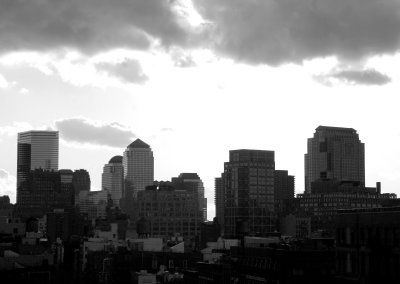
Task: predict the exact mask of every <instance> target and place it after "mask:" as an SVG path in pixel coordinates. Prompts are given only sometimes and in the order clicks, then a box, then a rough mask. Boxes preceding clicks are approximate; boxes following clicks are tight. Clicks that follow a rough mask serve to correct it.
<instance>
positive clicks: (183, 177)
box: [171, 173, 207, 221]
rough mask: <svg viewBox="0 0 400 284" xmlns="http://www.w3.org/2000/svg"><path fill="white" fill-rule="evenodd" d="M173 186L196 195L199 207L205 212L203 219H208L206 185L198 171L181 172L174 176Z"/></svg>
mask: <svg viewBox="0 0 400 284" xmlns="http://www.w3.org/2000/svg"><path fill="white" fill-rule="evenodd" d="M171 183H172V186H173V187H174V188H175V189H177V190H185V191H187V192H191V193H193V194H194V195H195V197H196V199H197V202H198V209H197V210H200V211H201V212H203V221H206V220H207V199H206V198H205V197H204V185H203V181H202V180H201V179H200V177H199V175H198V174H196V173H181V174H180V175H179V176H178V177H175V178H172V180H171Z"/></svg>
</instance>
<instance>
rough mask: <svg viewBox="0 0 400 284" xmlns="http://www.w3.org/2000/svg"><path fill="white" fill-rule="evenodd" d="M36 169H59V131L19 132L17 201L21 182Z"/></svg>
mask: <svg viewBox="0 0 400 284" xmlns="http://www.w3.org/2000/svg"><path fill="white" fill-rule="evenodd" d="M35 169H43V170H48V171H50V170H54V171H57V170H58V131H49V130H46V131H36V130H34V131H26V132H21V133H18V152H17V202H18V198H19V197H18V195H19V194H18V191H19V188H20V186H21V184H22V183H23V182H25V181H26V180H27V178H28V175H29V172H30V171H32V170H35Z"/></svg>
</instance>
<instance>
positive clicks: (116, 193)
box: [101, 156, 124, 207]
mask: <svg viewBox="0 0 400 284" xmlns="http://www.w3.org/2000/svg"><path fill="white" fill-rule="evenodd" d="M122 160H123V157H122V156H115V157H113V158H111V160H110V161H109V162H108V164H106V165H104V168H103V174H102V178H101V189H102V190H106V191H107V192H108V193H109V194H110V196H111V199H112V201H113V205H114V206H118V207H119V206H120V204H119V203H120V199H121V198H122V196H123V191H124V166H123V164H122Z"/></svg>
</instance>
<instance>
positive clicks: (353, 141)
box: [304, 126, 365, 193]
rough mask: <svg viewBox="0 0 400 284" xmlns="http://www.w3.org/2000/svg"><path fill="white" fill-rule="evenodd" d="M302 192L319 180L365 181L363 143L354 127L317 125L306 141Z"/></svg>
mask: <svg viewBox="0 0 400 284" xmlns="http://www.w3.org/2000/svg"><path fill="white" fill-rule="evenodd" d="M304 160H305V192H306V193H311V183H312V182H314V181H316V180H319V179H330V180H338V181H358V182H360V183H361V184H362V185H364V184H365V154H364V143H362V142H361V141H360V139H359V136H358V134H357V131H356V130H355V129H353V128H340V127H328V126H319V127H318V128H317V129H316V130H315V133H314V137H313V138H309V139H308V142H307V153H306V154H305V159H304Z"/></svg>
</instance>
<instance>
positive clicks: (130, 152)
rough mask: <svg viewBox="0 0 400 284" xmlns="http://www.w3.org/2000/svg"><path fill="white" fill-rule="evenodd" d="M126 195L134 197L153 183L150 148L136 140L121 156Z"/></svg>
mask: <svg viewBox="0 0 400 284" xmlns="http://www.w3.org/2000/svg"><path fill="white" fill-rule="evenodd" d="M122 161H123V167H124V180H125V189H126V194H129V195H134V196H136V194H137V192H138V191H141V190H144V189H145V188H146V186H149V185H152V184H153V182H154V157H153V151H152V150H151V148H150V146H149V145H148V144H146V143H145V142H143V141H142V140H140V139H136V140H135V141H134V142H132V143H131V144H130V145H129V146H128V147H127V148H126V150H125V152H124V156H123V159H122Z"/></svg>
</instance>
